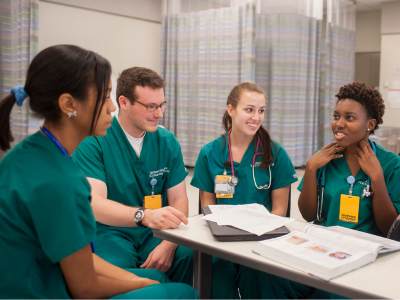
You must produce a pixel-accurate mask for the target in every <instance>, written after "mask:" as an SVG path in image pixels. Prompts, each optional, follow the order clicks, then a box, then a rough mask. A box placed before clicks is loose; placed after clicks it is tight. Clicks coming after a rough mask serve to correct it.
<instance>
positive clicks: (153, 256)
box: [140, 241, 177, 272]
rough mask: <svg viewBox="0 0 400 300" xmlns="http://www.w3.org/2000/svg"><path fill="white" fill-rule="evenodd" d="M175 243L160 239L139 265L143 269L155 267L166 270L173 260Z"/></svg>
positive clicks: (162, 270)
mask: <svg viewBox="0 0 400 300" xmlns="http://www.w3.org/2000/svg"><path fill="white" fill-rule="evenodd" d="M176 247H177V245H176V244H173V243H171V242H168V241H162V242H161V243H160V244H159V245H158V246H157V247H155V248H154V249H153V251H151V252H150V254H149V256H148V257H147V259H146V261H145V262H144V263H143V264H142V265H141V266H140V267H141V268H144V269H157V270H160V271H161V272H167V271H168V270H169V268H170V267H171V265H172V261H173V260H174V255H175V249H176Z"/></svg>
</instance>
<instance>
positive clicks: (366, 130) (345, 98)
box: [299, 82, 400, 236]
mask: <svg viewBox="0 0 400 300" xmlns="http://www.w3.org/2000/svg"><path fill="white" fill-rule="evenodd" d="M336 97H337V101H336V107H335V110H334V112H333V120H332V132H333V134H334V138H335V141H334V142H333V143H331V144H329V145H326V146H325V147H323V148H322V149H321V150H320V151H318V152H317V153H315V154H314V155H313V156H311V158H310V159H309V160H308V161H307V164H306V170H305V175H304V178H303V181H302V183H301V184H300V187H299V189H300V190H301V194H300V198H299V208H300V212H301V213H302V215H303V217H304V218H305V219H306V220H307V221H313V220H314V221H317V222H318V223H320V224H321V225H325V226H332V225H340V226H344V227H348V228H352V229H355V230H360V231H364V232H368V233H372V234H377V235H381V236H386V234H387V232H388V230H389V228H390V226H391V224H392V223H393V221H394V220H395V219H396V217H397V215H398V214H399V212H400V184H399V180H400V157H399V156H398V155H396V154H395V153H392V152H390V151H388V150H387V149H385V148H383V147H382V146H380V145H377V144H375V143H374V142H373V141H371V140H370V139H369V136H370V134H372V133H373V132H374V131H375V130H376V129H377V128H378V127H379V125H380V124H382V122H383V120H382V116H383V114H384V111H385V105H384V103H383V99H382V97H381V95H380V93H379V92H378V91H377V90H375V89H372V88H370V87H367V86H366V85H365V84H363V83H359V82H353V83H351V84H347V85H345V86H342V87H341V88H340V90H339V93H338V94H337V95H336Z"/></svg>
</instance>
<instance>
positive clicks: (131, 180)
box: [73, 118, 187, 236]
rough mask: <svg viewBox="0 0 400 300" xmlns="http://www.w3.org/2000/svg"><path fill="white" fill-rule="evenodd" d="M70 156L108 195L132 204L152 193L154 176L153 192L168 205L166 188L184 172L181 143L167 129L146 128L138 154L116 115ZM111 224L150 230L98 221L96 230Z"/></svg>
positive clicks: (133, 231) (136, 230)
mask: <svg viewBox="0 0 400 300" xmlns="http://www.w3.org/2000/svg"><path fill="white" fill-rule="evenodd" d="M73 159H74V161H75V162H76V163H77V164H78V165H79V166H80V167H81V169H82V171H83V173H84V174H85V175H86V176H87V177H91V178H95V179H98V180H101V181H103V182H104V183H105V184H106V185H107V193H108V199H111V200H114V201H118V202H120V203H122V204H125V205H129V206H134V207H138V206H143V200H144V196H146V195H151V192H152V188H151V185H150V180H151V179H153V178H154V179H156V180H157V183H156V185H155V186H154V194H161V195H162V204H163V206H167V205H168V199H167V190H168V189H169V188H171V187H174V186H176V185H177V184H179V183H181V182H182V181H183V180H184V179H185V177H186V175H187V171H186V168H185V166H184V163H183V158H182V152H181V148H180V145H179V143H178V141H177V140H176V138H175V136H174V135H173V134H172V133H171V132H170V131H168V130H167V129H165V128H164V127H160V126H159V127H158V128H157V130H156V131H155V132H147V133H146V135H145V136H144V140H143V146H142V151H141V153H140V157H138V156H137V154H136V152H135V150H134V149H133V148H132V146H131V144H130V143H129V141H128V139H127V137H126V135H125V133H124V131H123V130H122V128H121V126H120V124H119V122H118V120H117V119H116V118H114V119H113V122H112V126H111V127H110V128H109V129H108V131H107V134H106V135H105V136H102V137H88V138H86V139H85V140H84V141H83V142H82V143H81V144H80V145H79V147H78V148H77V149H76V150H75V152H74V154H73ZM132 218H133V216H132ZM110 228H113V229H115V230H122V231H124V232H125V233H127V234H133V235H135V236H136V235H137V234H142V233H143V232H144V231H146V232H147V231H150V229H148V228H144V227H132V228H124V227H113V226H108V225H104V224H101V223H98V230H107V229H110Z"/></svg>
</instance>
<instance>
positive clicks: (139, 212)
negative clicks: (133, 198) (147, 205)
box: [134, 207, 144, 226]
mask: <svg viewBox="0 0 400 300" xmlns="http://www.w3.org/2000/svg"><path fill="white" fill-rule="evenodd" d="M143 218H144V209H143V207H139V208H138V209H137V210H136V212H135V217H134V221H135V223H136V225H137V226H143V224H142V221H143Z"/></svg>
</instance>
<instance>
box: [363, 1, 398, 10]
mask: <svg viewBox="0 0 400 300" xmlns="http://www.w3.org/2000/svg"><path fill="white" fill-rule="evenodd" d="M399 1H400V0H355V2H356V7H357V11H370V10H379V9H380V8H381V6H382V3H384V2H399Z"/></svg>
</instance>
